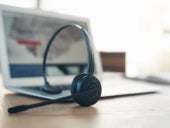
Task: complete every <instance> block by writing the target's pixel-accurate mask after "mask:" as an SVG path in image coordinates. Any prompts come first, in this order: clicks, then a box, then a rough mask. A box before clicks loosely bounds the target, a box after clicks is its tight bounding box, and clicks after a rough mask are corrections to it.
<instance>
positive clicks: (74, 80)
mask: <svg viewBox="0 0 170 128" xmlns="http://www.w3.org/2000/svg"><path fill="white" fill-rule="evenodd" d="M86 75H87V74H85V73H82V74H79V75H76V76H75V77H74V79H73V81H72V84H71V94H76V93H77V90H76V88H77V87H76V86H77V84H76V83H77V82H78V81H79V80H80V79H81V78H82V77H84V76H86Z"/></svg>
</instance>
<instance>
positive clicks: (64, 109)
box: [3, 94, 98, 117]
mask: <svg viewBox="0 0 170 128" xmlns="http://www.w3.org/2000/svg"><path fill="white" fill-rule="evenodd" d="M3 101H4V105H5V106H4V107H5V108H6V109H7V108H9V107H13V106H17V105H24V104H33V103H38V102H42V101H44V100H42V99H38V98H34V97H29V96H24V95H20V94H6V95H4V97H3ZM73 113H74V114H73ZM97 113H98V112H97V109H96V108H95V107H92V106H91V107H80V106H78V104H76V103H74V102H71V103H70V102H69V103H56V104H52V105H47V106H43V107H38V108H34V109H30V110H27V111H25V112H21V113H17V115H23V114H25V115H37V116H43V115H46V116H47V115H50V116H51V115H54V116H57V115H58V116H64V115H65V116H66V115H68V116H69V115H72V116H73V115H74V116H78V117H79V116H80V115H81V114H82V115H83V114H85V115H86V116H88V115H89V116H90V117H93V116H92V115H94V116H95V115H96V114H97Z"/></svg>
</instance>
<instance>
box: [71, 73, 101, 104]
mask: <svg viewBox="0 0 170 128" xmlns="http://www.w3.org/2000/svg"><path fill="white" fill-rule="evenodd" d="M73 87H74V89H73V90H74V91H73V92H74V93H72V94H77V93H82V92H85V91H90V90H92V89H96V90H95V91H94V92H89V94H87V95H84V96H81V97H77V98H75V101H76V102H77V103H78V104H79V105H81V106H90V105H93V104H95V103H96V102H97V101H98V100H99V98H100V96H101V91H102V89H101V84H100V81H99V80H98V79H97V78H96V77H95V76H93V75H91V74H85V75H81V76H80V77H79V79H78V80H77V82H76V83H75V85H74V86H73Z"/></svg>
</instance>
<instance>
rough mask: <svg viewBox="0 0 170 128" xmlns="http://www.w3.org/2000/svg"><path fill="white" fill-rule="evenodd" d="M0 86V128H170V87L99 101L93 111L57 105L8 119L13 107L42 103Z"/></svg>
mask: <svg viewBox="0 0 170 128" xmlns="http://www.w3.org/2000/svg"><path fill="white" fill-rule="evenodd" d="M0 83H1V86H0V88H1V89H0V128H68V127H69V128H75V127H78V128H112V127H115V128H132V127H133V128H169V127H170V86H162V87H161V88H162V89H161V92H159V93H155V94H148V95H140V96H129V97H119V98H110V99H105V100H100V101H99V102H98V103H97V104H95V105H94V106H92V107H78V105H77V104H76V103H66V104H55V105H49V106H45V107H40V108H36V109H32V110H28V111H25V112H22V113H18V114H13V115H9V114H8V113H7V108H8V107H10V106H14V105H20V104H26V103H27V104H31V103H36V102H38V101H42V100H40V99H37V98H32V97H27V96H22V95H17V94H15V93H12V92H10V91H7V90H6V89H5V88H4V87H2V82H0ZM127 84H128V82H127ZM155 86H159V85H155Z"/></svg>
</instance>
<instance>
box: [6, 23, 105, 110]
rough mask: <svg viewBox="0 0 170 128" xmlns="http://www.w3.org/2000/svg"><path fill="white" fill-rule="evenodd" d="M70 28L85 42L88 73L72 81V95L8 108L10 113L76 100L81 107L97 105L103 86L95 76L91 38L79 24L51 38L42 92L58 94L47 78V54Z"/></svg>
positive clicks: (44, 68) (77, 76)
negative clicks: (78, 33) (59, 35)
mask: <svg viewBox="0 0 170 128" xmlns="http://www.w3.org/2000/svg"><path fill="white" fill-rule="evenodd" d="M68 27H74V28H76V29H78V30H79V31H80V33H81V35H82V38H83V39H84V40H85V43H86V47H87V52H88V64H87V73H82V74H78V75H76V76H75V78H74V79H73V81H72V84H71V95H70V96H66V97H62V98H59V99H55V100H48V101H45V102H40V103H35V104H31V105H19V106H15V107H11V108H8V112H9V113H17V112H21V111H25V110H28V109H31V108H35V107H40V106H44V105H49V104H53V103H59V102H64V101H67V100H69V99H74V100H75V101H76V102H77V103H78V104H79V105H80V106H90V105H93V104H95V103H96V102H97V101H98V100H99V98H100V96H101V91H102V88H101V84H100V81H99V80H98V79H97V78H96V77H95V76H94V75H93V74H94V67H95V66H94V58H93V52H92V49H91V42H90V36H89V34H88V32H87V31H86V29H84V28H82V27H81V26H80V25H77V24H70V25H65V26H63V27H61V28H59V29H58V30H57V31H56V32H55V33H54V34H53V35H52V37H51V38H50V40H49V42H48V44H47V47H46V49H45V53H44V57H43V66H42V68H43V78H44V82H45V85H44V86H43V88H42V90H43V91H46V92H49V93H58V92H57V91H56V90H54V89H53V88H52V87H51V86H50V84H49V82H48V80H47V77H46V59H47V54H48V51H49V48H50V46H51V44H52V42H53V40H54V39H55V37H56V36H57V35H58V34H59V33H60V32H61V31H62V30H63V29H65V28H68Z"/></svg>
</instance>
